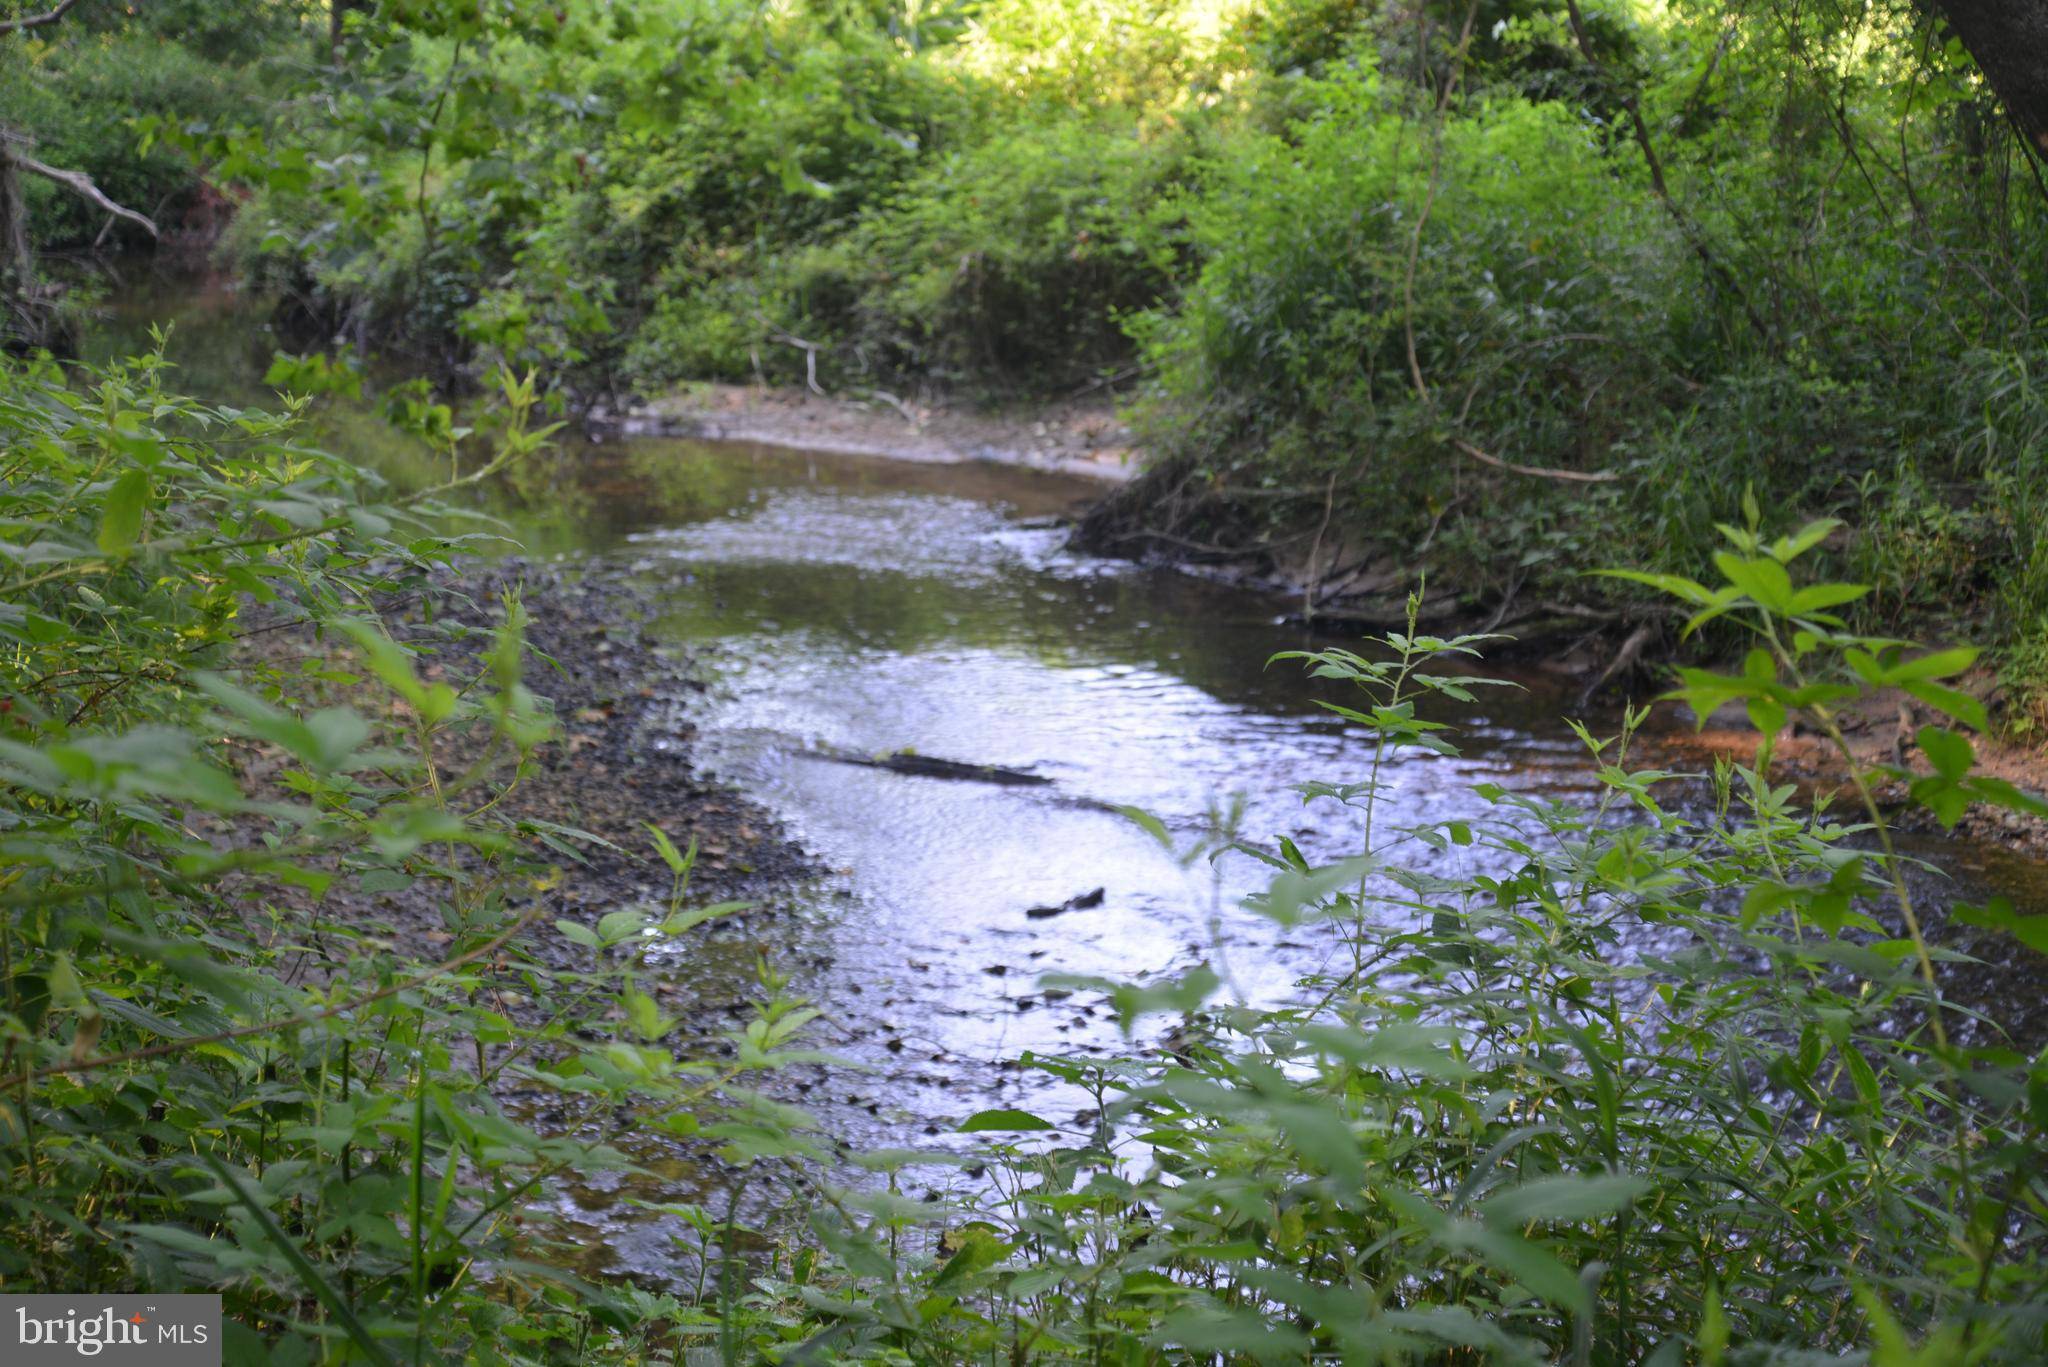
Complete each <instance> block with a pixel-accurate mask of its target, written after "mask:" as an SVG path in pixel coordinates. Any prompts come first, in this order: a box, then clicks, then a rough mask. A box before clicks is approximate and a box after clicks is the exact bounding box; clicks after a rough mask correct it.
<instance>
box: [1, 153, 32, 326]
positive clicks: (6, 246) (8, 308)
mask: <svg viewBox="0 0 2048 1367" xmlns="http://www.w3.org/2000/svg"><path fill="white" fill-rule="evenodd" d="M13 143H14V135H13V134H12V133H10V132H8V131H7V130H6V129H4V128H0V350H4V351H26V350H29V349H31V348H34V347H36V346H40V345H41V344H42V339H43V329H42V327H41V319H40V317H39V310H38V309H37V308H36V303H37V300H36V297H35V284H36V258H35V252H34V250H33V249H32V248H31V247H30V245H29V237H28V207H27V205H26V204H25V203H23V200H22V193H21V168H20V167H19V166H17V165H16V164H15V161H14V156H13V153H12V151H11V148H12V146H13Z"/></svg>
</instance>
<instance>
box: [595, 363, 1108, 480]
mask: <svg viewBox="0 0 2048 1367" xmlns="http://www.w3.org/2000/svg"><path fill="white" fill-rule="evenodd" d="M586 421H587V423H588V425H589V426H590V428H591V430H592V431H593V432H594V433H595V434H597V435H600V436H603V435H608V434H617V435H620V436H660V437H697V438H702V439H705V440H710V441H746V442H761V443H764V444H766V445H771V446H794V447H800V448H802V449H804V450H807V451H825V452H830V453H832V454H834V455H850V456H876V457H882V458H886V459H889V460H909V461H920V462H925V463H936V464H947V465H949V464H955V463H958V462H962V461H976V460H983V461H996V462H999V463H1001V464H1005V465H1022V466H1027V467H1030V468H1033V469H1040V470H1056V471H1059V472H1061V473H1063V474H1070V475H1083V476H1087V477H1090V478H1094V479H1100V480H1103V481H1105V482H1106V483H1121V482H1122V481H1124V480H1126V479H1129V478H1130V477H1131V476H1132V475H1134V474H1136V473H1137V469H1138V464H1137V455H1136V452H1135V451H1134V450H1133V449H1132V446H1131V434H1130V430H1129V429H1128V428H1126V427H1125V426H1124V425H1123V423H1122V422H1121V421H1120V420H1119V419H1118V418H1117V415H1116V411H1115V408H1114V407H1113V406H1112V405H1111V404H1110V403H1109V402H1108V401H1107V400H1106V399H1089V398H1081V399H1072V400H1067V401H1064V402H1055V403H1050V404H1044V405H1037V406H1034V407H1033V408H1032V409H1031V410H1030V411H1029V412H1027V413H1022V414H1018V413H1010V414H1004V413H993V412H988V411H983V410H979V409H971V408H967V407H964V406H953V405H935V404H927V403H906V402H904V401H903V400H900V399H898V398H896V397H895V396H893V395H887V394H883V393H881V392H880V391H871V392H870V393H869V394H868V395H867V396H865V397H861V396H848V397H833V396H830V395H826V394H818V393H812V392H810V391H808V390H803V389H789V388H763V387H761V386H757V385H735V384H698V385H693V386H691V387H690V388H688V389H686V390H683V391H681V392H679V393H676V394H671V395H668V396H666V397H663V398H660V399H656V400H654V401H652V402H650V403H647V404H643V405H638V406H635V407H632V408H629V409H626V410H625V411H623V412H613V411H611V410H608V409H602V408H600V409H596V410H593V411H592V412H591V413H590V414H589V415H587V419H586Z"/></svg>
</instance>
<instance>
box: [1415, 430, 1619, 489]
mask: <svg viewBox="0 0 2048 1367" xmlns="http://www.w3.org/2000/svg"><path fill="white" fill-rule="evenodd" d="M1451 445H1453V446H1455V447H1457V448H1458V449H1459V450H1460V451H1463V452H1464V453H1465V454H1466V455H1468V456H1470V457H1472V459H1474V460H1476V461H1478V462H1479V463H1480V464H1481V465H1491V466H1492V467H1493V468H1494V469H1496V470H1506V471H1508V472H1509V473H1511V474H1517V475H1534V476H1535V477H1536V478H1538V479H1563V480H1570V481H1571V482H1573V483H1575V484H1610V483H1612V482H1613V481H1615V480H1617V479H1620V478H1621V476H1620V475H1619V474H1617V473H1615V472H1614V471H1612V470H1560V469H1558V468H1557V467H1555V466H1551V465H1518V464H1516V463H1515V462H1514V461H1511V460H1502V459H1501V458H1500V457H1499V456H1495V455H1490V454H1488V453H1487V452H1485V451H1482V450H1480V449H1479V448H1478V447H1476V446H1474V445H1473V444H1472V443H1471V442H1469V441H1466V440H1465V439H1464V438H1463V437H1453V438H1451Z"/></svg>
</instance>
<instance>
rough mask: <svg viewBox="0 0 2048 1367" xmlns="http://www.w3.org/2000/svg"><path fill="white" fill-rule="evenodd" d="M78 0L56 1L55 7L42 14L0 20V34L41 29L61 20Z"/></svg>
mask: <svg viewBox="0 0 2048 1367" xmlns="http://www.w3.org/2000/svg"><path fill="white" fill-rule="evenodd" d="M77 3H78V0H58V3H57V7H56V8H55V9H53V10H50V11H48V12H47V13H43V14H25V15H23V16H22V17H21V18H19V19H4V20H0V33H14V32H17V31H19V30H21V29H31V28H41V27H42V26H43V25H44V24H54V23H56V22H57V21H58V20H59V19H62V18H63V17H64V15H65V13H66V12H67V11H69V10H70V8H71V7H72V6H73V5H75V4H77Z"/></svg>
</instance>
